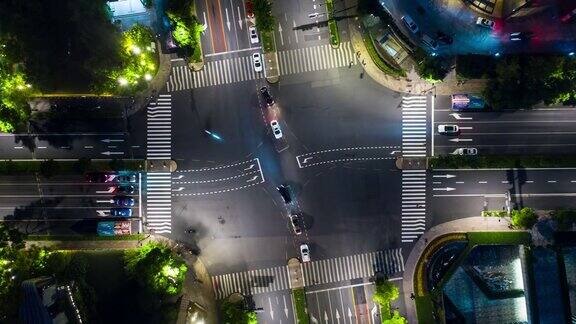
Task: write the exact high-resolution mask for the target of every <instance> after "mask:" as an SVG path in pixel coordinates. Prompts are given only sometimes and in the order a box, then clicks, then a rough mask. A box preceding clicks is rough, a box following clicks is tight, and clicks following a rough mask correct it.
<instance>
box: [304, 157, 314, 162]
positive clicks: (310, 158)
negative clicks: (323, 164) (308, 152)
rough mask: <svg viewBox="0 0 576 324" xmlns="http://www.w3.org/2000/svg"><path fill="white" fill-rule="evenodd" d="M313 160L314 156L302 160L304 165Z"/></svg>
mask: <svg viewBox="0 0 576 324" xmlns="http://www.w3.org/2000/svg"><path fill="white" fill-rule="evenodd" d="M313 158H314V157H313V156H309V157H306V158H304V160H302V164H304V163H306V162H308V160H312V159H313Z"/></svg>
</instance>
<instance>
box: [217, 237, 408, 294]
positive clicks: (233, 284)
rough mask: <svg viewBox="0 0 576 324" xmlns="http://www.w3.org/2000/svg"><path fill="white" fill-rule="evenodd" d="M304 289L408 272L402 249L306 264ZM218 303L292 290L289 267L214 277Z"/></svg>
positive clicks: (304, 264)
mask: <svg viewBox="0 0 576 324" xmlns="http://www.w3.org/2000/svg"><path fill="white" fill-rule="evenodd" d="M302 270H303V275H304V285H305V286H312V285H317V284H324V283H332V282H339V281H345V280H352V279H356V278H367V277H371V276H372V275H374V273H376V272H382V273H385V274H387V275H392V274H395V273H398V272H402V271H404V258H403V256H402V249H399V248H398V249H392V250H386V251H377V252H369V253H363V254H356V255H351V256H345V257H338V258H332V259H326V260H319V261H312V262H305V263H303V265H302ZM212 286H213V288H214V292H215V293H216V298H217V299H222V298H226V297H227V296H229V295H230V294H232V293H234V292H240V293H242V294H244V295H255V294H262V293H268V292H274V291H280V290H286V289H290V288H291V287H290V280H289V277H288V267H287V266H278V267H273V268H267V269H260V270H249V271H243V272H236V273H230V274H223V275H218V276H213V277H212Z"/></svg>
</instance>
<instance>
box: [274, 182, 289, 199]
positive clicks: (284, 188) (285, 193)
mask: <svg viewBox="0 0 576 324" xmlns="http://www.w3.org/2000/svg"><path fill="white" fill-rule="evenodd" d="M276 190H278V192H279V193H280V196H282V200H284V203H285V204H289V203H291V202H292V193H291V192H290V191H291V190H290V185H287V184H282V185H280V186H278V187H276Z"/></svg>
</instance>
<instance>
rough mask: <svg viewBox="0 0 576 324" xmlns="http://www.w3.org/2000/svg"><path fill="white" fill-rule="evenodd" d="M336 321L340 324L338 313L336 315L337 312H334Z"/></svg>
mask: <svg viewBox="0 0 576 324" xmlns="http://www.w3.org/2000/svg"><path fill="white" fill-rule="evenodd" d="M336 321H337V322H338V324H340V313H338V310H336Z"/></svg>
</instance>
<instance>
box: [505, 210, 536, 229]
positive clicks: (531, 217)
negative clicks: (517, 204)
mask: <svg viewBox="0 0 576 324" xmlns="http://www.w3.org/2000/svg"><path fill="white" fill-rule="evenodd" d="M511 218H512V221H511V223H512V226H514V227H516V228H524V229H530V228H532V226H534V224H536V222H537V221H538V215H536V213H535V212H534V210H533V209H532V208H528V207H524V208H522V209H520V210H517V209H513V210H512V212H511Z"/></svg>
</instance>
